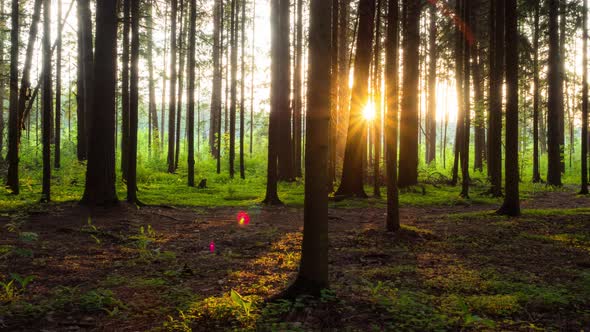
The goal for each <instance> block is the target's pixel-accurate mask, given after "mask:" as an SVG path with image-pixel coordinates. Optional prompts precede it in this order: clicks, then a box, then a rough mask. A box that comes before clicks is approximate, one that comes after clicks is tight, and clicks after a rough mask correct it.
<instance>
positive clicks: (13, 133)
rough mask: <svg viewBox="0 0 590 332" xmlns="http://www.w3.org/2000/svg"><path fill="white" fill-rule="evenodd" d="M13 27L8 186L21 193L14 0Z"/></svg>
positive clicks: (15, 3)
mask: <svg viewBox="0 0 590 332" xmlns="http://www.w3.org/2000/svg"><path fill="white" fill-rule="evenodd" d="M10 17H11V18H10V21H11V23H12V27H11V30H10V83H9V84H10V92H9V106H8V107H9V113H8V154H7V159H8V174H7V176H6V186H7V187H8V189H9V190H10V191H11V192H12V194H15V195H18V194H19V183H18V136H19V134H18V133H19V130H20V128H19V126H18V123H19V120H18V42H19V41H18V40H19V38H18V37H19V36H18V34H19V4H18V0H12V11H11V16H10Z"/></svg>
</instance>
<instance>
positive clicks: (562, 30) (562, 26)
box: [557, 0, 567, 173]
mask: <svg viewBox="0 0 590 332" xmlns="http://www.w3.org/2000/svg"><path fill="white" fill-rule="evenodd" d="M566 2H567V0H559V78H558V80H559V94H558V95H557V96H558V100H559V112H558V116H559V149H560V153H559V158H560V169H561V173H565V94H566V93H567V91H566V90H564V88H565V84H566V81H565V75H566V72H565V46H566V45H565V44H566V41H565V34H566V21H567V16H566V15H567V13H566Z"/></svg>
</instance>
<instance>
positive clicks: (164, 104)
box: [160, 1, 168, 152]
mask: <svg viewBox="0 0 590 332" xmlns="http://www.w3.org/2000/svg"><path fill="white" fill-rule="evenodd" d="M167 51H168V1H166V9H165V10H164V53H163V54H164V68H162V103H161V107H162V111H161V122H160V128H161V129H162V140H161V141H160V150H161V151H162V152H164V140H165V137H164V132H165V129H166V126H165V121H166V117H165V113H166V78H167V77H166V69H167V68H168V66H167V63H166V60H167V59H166V54H167Z"/></svg>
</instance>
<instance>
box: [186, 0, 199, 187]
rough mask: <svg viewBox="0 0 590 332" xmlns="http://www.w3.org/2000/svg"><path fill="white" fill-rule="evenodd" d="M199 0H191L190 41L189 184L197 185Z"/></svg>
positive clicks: (191, 185)
mask: <svg viewBox="0 0 590 332" xmlns="http://www.w3.org/2000/svg"><path fill="white" fill-rule="evenodd" d="M196 20H197V1H196V0H190V19H189V34H188V35H189V37H188V38H189V42H188V91H187V93H188V117H187V124H186V125H187V126H188V135H187V136H188V160H187V163H188V185H189V186H190V187H194V186H195V66H196V61H195V49H196V43H195V35H196Z"/></svg>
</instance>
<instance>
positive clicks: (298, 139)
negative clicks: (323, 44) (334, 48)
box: [250, 0, 333, 178]
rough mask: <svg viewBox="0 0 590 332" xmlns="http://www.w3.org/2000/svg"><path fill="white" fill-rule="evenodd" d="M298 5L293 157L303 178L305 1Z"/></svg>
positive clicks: (296, 168) (296, 173)
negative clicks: (302, 123)
mask: <svg viewBox="0 0 590 332" xmlns="http://www.w3.org/2000/svg"><path fill="white" fill-rule="evenodd" d="M296 4H297V10H296V22H295V65H294V69H293V70H294V72H293V155H294V163H295V175H296V176H297V177H298V178H300V177H302V176H303V170H302V168H301V161H302V155H301V154H302V149H301V148H302V132H303V130H302V125H301V122H302V120H303V98H302V97H303V95H302V94H303V91H302V87H303V0H296ZM332 42H333V41H332ZM332 88H333V87H332ZM250 136H252V134H250Z"/></svg>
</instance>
